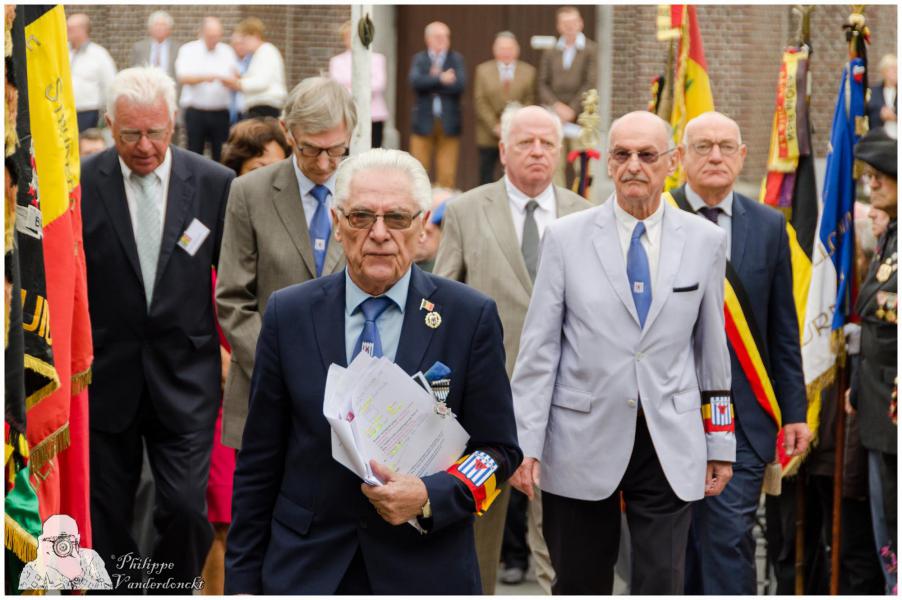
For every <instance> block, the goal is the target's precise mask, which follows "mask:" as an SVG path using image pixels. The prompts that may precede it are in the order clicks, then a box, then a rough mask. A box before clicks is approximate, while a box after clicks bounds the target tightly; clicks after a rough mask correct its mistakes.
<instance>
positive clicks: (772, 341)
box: [672, 112, 811, 595]
mask: <svg viewBox="0 0 902 600" xmlns="http://www.w3.org/2000/svg"><path fill="white" fill-rule="evenodd" d="M679 152H680V156H681V159H682V163H683V168H684V170H685V172H686V178H687V180H688V181H687V183H686V185H684V186H682V187H680V188H677V189H676V190H674V191H673V192H672V195H673V197H674V198H675V199H676V201H677V203H678V205H679V206H680V207H681V208H683V209H684V210H687V211H689V212H693V213H697V214H698V215H699V216H702V217H704V218H706V219H708V220H709V221H711V222H712V223H714V224H715V225H718V226H719V227H720V228H721V229H722V230H723V231H725V232H726V234H727V239H728V241H729V244H728V246H727V270H728V274H727V279H728V281H729V283H730V285H731V286H732V288H733V289H734V290H735V291H736V298H737V302H736V303H735V304H734V306H736V307H739V309H740V310H741V312H742V314H743V315H744V316H745V321H746V322H747V323H749V332H750V333H751V334H752V336H751V337H753V338H754V340H755V342H757V343H754V342H752V343H753V344H754V346H755V350H754V351H755V352H757V353H758V354H760V356H761V358H762V362H763V368H764V371H763V373H765V376H764V378H766V379H767V380H768V381H767V382H766V383H765V384H764V385H765V386H767V387H772V388H773V394H772V396H771V395H765V394H763V393H762V394H761V395H759V394H758V393H756V390H762V387H761V379H762V378H761V377H759V375H760V373H761V372H759V373H756V372H750V371H747V370H745V369H744V368H743V364H742V363H740V361H739V359H738V358H737V356H739V355H742V356H748V355H749V353H750V349H749V346H748V344H749V342H748V341H747V340H748V339H749V338H748V337H745V338H740V337H738V336H733V335H729V336H728V340H729V347H730V363H731V372H732V378H731V381H732V383H731V388H730V391H731V395H732V397H733V404H734V407H735V410H736V462H735V463H733V478H732V479H731V480H730V482H729V483H728V484H727V486H726V488H725V489H724V491H723V493H722V494H720V495H719V496H711V497H708V498H705V499H704V500H703V501H701V502H698V503H696V504H695V506H694V509H693V515H692V527H691V529H690V543H689V552H688V555H687V571H688V573H687V579H686V584H687V585H686V592H687V593H690V594H719V595H720V594H745V595H754V594H755V593H756V592H757V577H756V571H755V540H754V538H753V537H752V528H753V527H754V525H755V513H756V512H757V509H758V500H759V498H760V496H761V485H762V483H763V481H764V471H765V468H766V466H767V464H768V463H770V462H772V461H773V460H774V454H775V451H776V441H777V433H778V430H779V427H780V426H778V424H777V422H776V421H775V420H774V417H772V416H771V415H780V416H781V419H782V420H781V425H782V429H783V443H784V445H785V449H786V453H787V455H788V456H793V455H795V454H802V453H804V452H805V450H806V448H807V447H808V441H809V439H810V437H811V433H810V432H809V430H808V425H807V424H806V423H805V416H806V411H807V407H808V401H807V398H806V396H805V378H804V376H803V374H802V354H801V346H800V344H799V321H798V317H797V315H796V310H795V302H794V301H793V296H792V262H791V260H790V254H789V241H788V238H787V234H786V221H785V220H784V219H783V216H782V215H781V214H780V213H779V212H777V211H775V210H773V209H772V208H770V207H768V206H765V205H764V204H761V203H760V202H756V201H755V200H752V199H751V198H747V197H745V196H743V195H742V194H740V193H738V192H736V191H735V190H734V189H733V186H734V184H735V183H736V179H737V178H738V177H739V173H740V172H741V171H742V166H743V163H744V161H745V155H746V146H745V144H743V143H742V135H741V133H740V131H739V125H737V124H736V122H735V121H733V120H732V119H730V118H729V117H727V116H726V115H722V114H720V113H716V112H709V113H705V114H703V115H700V116H698V117H696V118H695V119H693V120H692V121H690V122H689V123H688V124H687V125H686V130H685V136H684V139H683V143H682V144H681V145H680V149H679ZM731 310H732V309H731ZM731 314H732V313H731ZM733 322H734V323H736V322H737V320H736V319H734V320H733ZM743 339H745V340H746V343H742V340H743ZM758 344H760V346H759V345H758ZM737 353H740V354H737ZM772 402H774V403H776V407H774V406H773V404H772ZM725 573H729V574H730V576H729V577H725V576H724V574H725Z"/></svg>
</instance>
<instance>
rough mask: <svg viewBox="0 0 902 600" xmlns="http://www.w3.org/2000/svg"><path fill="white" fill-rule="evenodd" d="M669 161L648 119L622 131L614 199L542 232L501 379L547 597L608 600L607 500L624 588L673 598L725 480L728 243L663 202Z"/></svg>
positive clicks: (665, 129) (669, 150)
mask: <svg viewBox="0 0 902 600" xmlns="http://www.w3.org/2000/svg"><path fill="white" fill-rule="evenodd" d="M674 150H675V148H674V145H673V140H672V136H671V134H670V128H669V126H668V125H667V124H666V123H665V122H664V121H663V120H662V119H660V118H659V117H657V116H656V115H654V114H652V113H649V112H645V111H638V112H633V113H629V114H627V115H624V116H623V117H621V118H620V119H617V120H616V121H615V122H614V123H613V124H612V126H611V130H610V149H609V154H608V174H609V175H610V177H611V179H612V180H613V181H614V187H615V193H614V195H613V196H612V197H611V198H610V199H609V200H608V201H607V202H605V203H604V204H603V205H601V206H599V207H596V208H593V209H590V210H587V211H584V212H581V213H578V214H576V215H571V216H569V217H566V218H563V219H560V220H559V221H556V222H555V223H552V224H551V225H550V226H549V227H548V228H547V229H546V231H545V237H544V241H543V249H542V260H541V264H540V266H539V271H538V274H537V276H536V283H535V291H534V292H533V297H532V301H531V302H530V305H529V311H528V312H527V315H526V322H525V324H524V328H523V336H522V338H521V340H520V355H519V356H518V358H517V364H516V367H515V368H514V376H513V381H512V382H511V385H512V388H513V392H514V408H515V412H516V416H517V433H518V437H519V441H520V445H521V447H522V448H523V455H524V457H526V458H524V461H523V465H522V466H521V467H520V468H519V469H518V471H517V473H516V474H515V476H514V478H512V484H513V485H514V486H515V487H516V488H517V489H520V490H521V491H523V492H524V493H526V494H527V495H531V494H532V492H533V485H534V484H536V485H539V486H540V487H541V489H542V501H543V504H544V506H543V508H544V515H543V517H544V533H545V539H546V541H547V542H548V550H549V551H550V553H551V561H552V564H553V565H554V569H555V573H556V575H557V577H556V579H555V581H554V584H553V586H552V591H553V592H554V593H555V594H610V593H611V592H612V588H613V570H614V563H615V562H616V559H617V551H618V540H619V536H620V497H621V494H618V493H617V492H622V495H623V498H624V500H625V501H626V510H627V521H628V523H629V528H630V534H631V535H630V537H631V540H632V551H633V568H632V574H631V581H630V592H631V593H633V594H679V593H682V590H683V568H684V562H685V547H686V541H687V536H688V533H689V523H690V518H691V511H690V506H691V504H690V503H691V502H692V501H694V500H699V499H701V498H702V497H703V496H705V495H716V494H719V493H720V492H721V491H722V490H723V488H724V486H725V485H726V483H727V481H728V480H729V479H730V477H731V474H732V469H731V463H732V462H733V461H734V460H735V453H736V440H735V437H734V433H733V422H732V406H731V404H730V357H729V354H728V352H727V344H726V336H725V334H724V315H723V298H724V284H723V278H724V269H725V265H726V263H725V253H726V234H725V233H724V232H723V231H722V230H721V229H720V228H719V227H716V226H714V225H713V224H712V223H710V222H707V221H706V220H705V219H699V218H696V217H694V216H693V215H689V214H687V213H684V212H683V211H681V210H679V209H677V208H674V207H672V206H670V205H669V204H667V203H666V202H663V201H662V199H661V192H662V191H663V189H664V181H665V179H666V177H667V176H668V174H670V173H672V172H673V171H674V169H675V168H676V165H677V161H676V156H675V155H674V154H673V151H674ZM540 465H541V470H540ZM723 575H724V576H725V577H728V576H729V574H728V573H724V574H723Z"/></svg>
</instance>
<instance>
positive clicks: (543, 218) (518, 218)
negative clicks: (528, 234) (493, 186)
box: [504, 175, 557, 245]
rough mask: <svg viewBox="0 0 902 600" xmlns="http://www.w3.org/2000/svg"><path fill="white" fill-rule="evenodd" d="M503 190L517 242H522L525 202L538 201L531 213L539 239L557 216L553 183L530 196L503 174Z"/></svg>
mask: <svg viewBox="0 0 902 600" xmlns="http://www.w3.org/2000/svg"><path fill="white" fill-rule="evenodd" d="M504 190H505V191H506V192H507V199H508V204H509V205H510V209H511V218H512V219H513V221H514V231H515V232H517V244H520V245H522V244H523V223H524V222H525V221H526V203H527V202H529V201H530V200H535V201H536V202H538V203H539V206H538V208H536V211H535V212H534V213H533V217H534V218H535V220H536V227H537V228H538V230H539V239H540V240H541V239H542V236H543V235H544V234H545V228H546V227H548V225H549V224H550V223H552V222H553V221H554V219H555V218H556V217H557V201H556V199H555V197H554V184H548V187H547V188H545V189H544V190H543V191H542V193H541V194H539V195H538V196H536V197H535V198H530V197H529V196H527V195H526V194H524V193H523V192H521V191H520V190H519V189H517V187H516V186H515V185H514V184H513V183H512V182H511V180H510V179H508V177H507V175H505V176H504Z"/></svg>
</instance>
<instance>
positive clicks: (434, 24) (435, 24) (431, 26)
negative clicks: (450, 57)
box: [423, 21, 451, 36]
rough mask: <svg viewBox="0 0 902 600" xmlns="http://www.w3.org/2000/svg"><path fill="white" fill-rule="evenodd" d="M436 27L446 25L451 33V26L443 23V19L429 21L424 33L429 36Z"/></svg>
mask: <svg viewBox="0 0 902 600" xmlns="http://www.w3.org/2000/svg"><path fill="white" fill-rule="evenodd" d="M436 27H444V28H445V29H447V30H448V34H449V35H450V33H451V28H450V27H448V25H447V24H445V23H442V22H441V21H433V22H432V23H429V24H428V25H426V27H425V28H423V35H424V36H428V35H429V32H430V31H433V30H435V28H436Z"/></svg>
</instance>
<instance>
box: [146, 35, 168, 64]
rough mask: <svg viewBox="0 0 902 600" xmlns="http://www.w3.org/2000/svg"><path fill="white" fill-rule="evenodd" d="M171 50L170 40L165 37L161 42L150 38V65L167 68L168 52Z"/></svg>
mask: <svg viewBox="0 0 902 600" xmlns="http://www.w3.org/2000/svg"><path fill="white" fill-rule="evenodd" d="M171 51H172V42H171V41H170V40H169V38H166V39H165V40H163V41H162V42H158V41H156V40H154V39H151V40H150V57H149V59H150V66H152V67H157V68H158V69H163V70H164V71H165V70H166V69H168V68H169V52H171Z"/></svg>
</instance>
